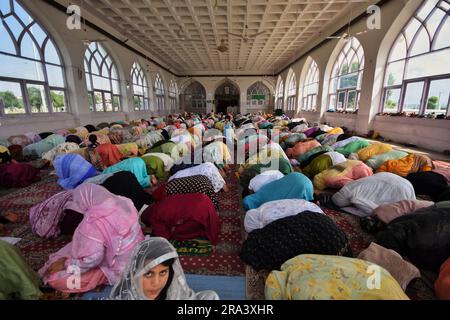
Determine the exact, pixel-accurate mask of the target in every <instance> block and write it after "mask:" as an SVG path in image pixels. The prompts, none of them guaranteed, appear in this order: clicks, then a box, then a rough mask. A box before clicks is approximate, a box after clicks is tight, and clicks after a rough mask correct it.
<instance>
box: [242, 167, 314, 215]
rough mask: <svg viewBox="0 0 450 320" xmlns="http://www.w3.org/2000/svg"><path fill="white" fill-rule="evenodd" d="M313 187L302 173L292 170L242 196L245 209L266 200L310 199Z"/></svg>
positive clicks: (253, 207)
mask: <svg viewBox="0 0 450 320" xmlns="http://www.w3.org/2000/svg"><path fill="white" fill-rule="evenodd" d="M313 193H314V187H313V184H312V182H311V180H309V179H308V177H307V176H305V175H304V174H302V173H298V172H294V173H290V174H288V175H287V176H285V177H283V178H281V179H279V180H276V181H273V182H270V183H268V184H266V185H265V186H263V187H262V188H261V189H259V191H258V192H257V193H254V194H252V195H249V196H247V197H245V198H244V201H243V203H244V208H245V210H250V209H256V208H259V207H260V206H261V205H263V204H264V203H266V202H269V201H275V200H283V199H304V200H307V201H311V200H313V199H314V196H313Z"/></svg>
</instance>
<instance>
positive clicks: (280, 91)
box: [275, 77, 284, 109]
mask: <svg viewBox="0 0 450 320" xmlns="http://www.w3.org/2000/svg"><path fill="white" fill-rule="evenodd" d="M275 97H276V105H275V108H276V109H283V98H284V83H283V80H282V79H281V77H280V78H279V79H278V85H277V89H276V91H275Z"/></svg>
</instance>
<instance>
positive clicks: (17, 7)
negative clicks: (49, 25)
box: [0, 0, 69, 116]
mask: <svg viewBox="0 0 450 320" xmlns="http://www.w3.org/2000/svg"><path fill="white" fill-rule="evenodd" d="M0 25H1V26H2V29H3V30H2V31H1V32H0V115H2V116H3V115H12V114H34V113H57V112H67V111H69V106H68V100H67V85H66V77H65V69H64V60H63V59H62V55H61V54H60V51H59V49H58V47H57V46H56V45H55V43H54V41H53V39H52V37H51V36H50V34H49V33H48V31H46V30H45V28H43V27H42V26H41V25H40V24H39V23H38V22H37V21H36V20H35V19H34V18H33V17H32V15H31V14H30V13H29V12H28V11H27V10H26V9H25V8H24V7H22V5H21V4H20V3H19V2H17V1H16V0H8V1H2V5H1V7H0Z"/></svg>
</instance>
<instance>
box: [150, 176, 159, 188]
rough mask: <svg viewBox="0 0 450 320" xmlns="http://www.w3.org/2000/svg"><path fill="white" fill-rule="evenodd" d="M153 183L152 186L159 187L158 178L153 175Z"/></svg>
mask: <svg viewBox="0 0 450 320" xmlns="http://www.w3.org/2000/svg"><path fill="white" fill-rule="evenodd" d="M151 182H152V185H154V186H155V185H157V184H158V178H156V176H154V175H152V180H151Z"/></svg>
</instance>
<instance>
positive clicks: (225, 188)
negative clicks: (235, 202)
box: [222, 185, 230, 192]
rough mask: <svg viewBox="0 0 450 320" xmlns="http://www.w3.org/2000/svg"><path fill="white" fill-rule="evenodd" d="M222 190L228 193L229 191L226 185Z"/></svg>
mask: <svg viewBox="0 0 450 320" xmlns="http://www.w3.org/2000/svg"><path fill="white" fill-rule="evenodd" d="M222 189H223V191H224V192H228V191H230V189H228V186H227V185H224V186H223V188H222Z"/></svg>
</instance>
